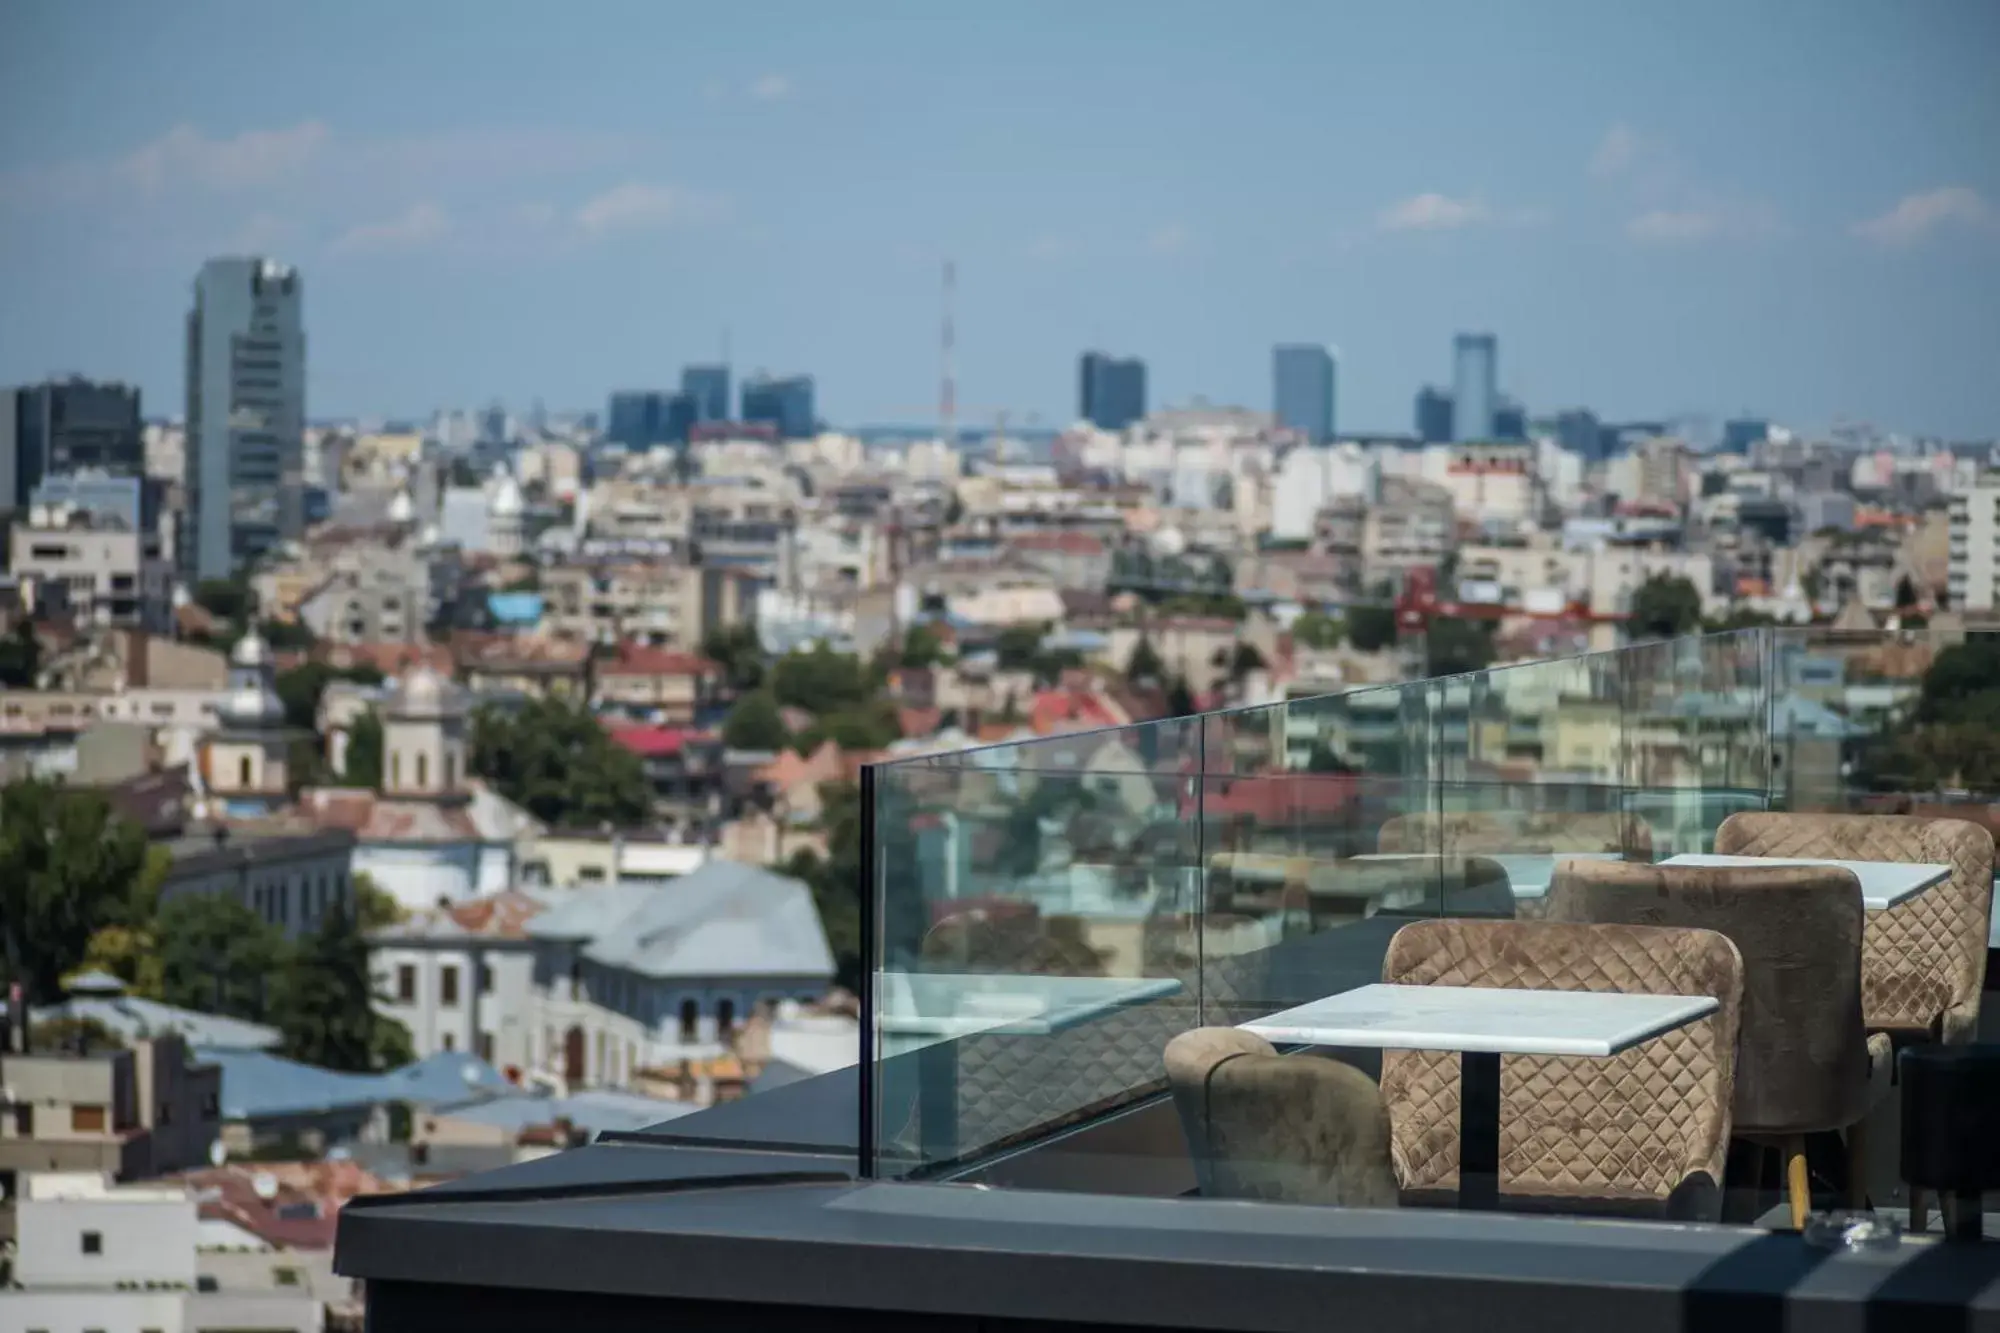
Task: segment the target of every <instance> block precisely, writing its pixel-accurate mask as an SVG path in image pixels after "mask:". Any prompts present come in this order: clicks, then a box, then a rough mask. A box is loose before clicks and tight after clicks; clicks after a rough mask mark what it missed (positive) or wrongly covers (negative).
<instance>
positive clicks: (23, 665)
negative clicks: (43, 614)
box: [0, 616, 42, 690]
mask: <svg viewBox="0 0 2000 1333" xmlns="http://www.w3.org/2000/svg"><path fill="white" fill-rule="evenodd" d="M41 671H42V644H41V641H40V640H39V639H37V638H36V637H35V622H33V621H32V620H29V619H28V618H27V617H26V616H23V617H22V618H21V619H19V620H17V621H15V622H14V628H13V629H12V630H10V631H9V632H8V633H7V635H6V637H5V638H0V688H5V689H10V690H32V689H34V688H35V685H36V684H37V677H39V676H40V675H41Z"/></svg>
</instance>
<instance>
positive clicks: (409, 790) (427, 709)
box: [382, 664, 468, 801]
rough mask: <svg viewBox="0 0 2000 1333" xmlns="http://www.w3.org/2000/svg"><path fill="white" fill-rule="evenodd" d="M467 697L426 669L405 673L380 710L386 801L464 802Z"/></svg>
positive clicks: (422, 667) (432, 671) (418, 666)
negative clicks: (388, 799)
mask: <svg viewBox="0 0 2000 1333" xmlns="http://www.w3.org/2000/svg"><path fill="white" fill-rule="evenodd" d="M465 716H466V706H465V692H464V691H463V690H461V689H459V687H458V686H456V685H454V684H453V683H452V682H451V681H449V680H447V679H445V677H443V676H441V675H439V674H438V673H437V672H436V671H435V670H433V669H432V668H431V667H429V666H428V665H423V664H419V665H417V666H414V667H411V668H410V669H409V670H408V671H406V672H404V673H403V677H402V679H401V680H399V681H397V682H396V688H395V689H394V690H392V691H391V692H390V694H389V697H388V699H387V701H386V702H385V703H384V704H383V706H382V795H384V796H385V797H388V798H390V799H391V800H404V801H462V800H464V799H465V798H466V796H467V795H468V793H467V792H466V790H465Z"/></svg>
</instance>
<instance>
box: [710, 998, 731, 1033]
mask: <svg viewBox="0 0 2000 1333" xmlns="http://www.w3.org/2000/svg"><path fill="white" fill-rule="evenodd" d="M735 1028H736V1001H734V1000H717V1001H716V1002H715V1031H716V1035H717V1036H718V1037H727V1036H728V1035H729V1034H730V1033H731V1032H733V1031H734V1030H735Z"/></svg>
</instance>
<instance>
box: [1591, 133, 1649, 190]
mask: <svg viewBox="0 0 2000 1333" xmlns="http://www.w3.org/2000/svg"><path fill="white" fill-rule="evenodd" d="M1645 147H1646V145H1645V143H1644V141H1642V140H1641V139H1640V138H1639V133H1638V131H1637V130H1634V129H1633V128H1632V127H1631V126H1630V125H1627V124H1625V123H1624V122H1622V121H1621V122H1619V123H1618V124H1616V125H1613V126H1612V127H1611V128H1610V129H1608V130H1606V131H1605V132H1604V137H1603V138H1602V139H1600V140H1599V141H1598V144H1597V151H1596V152H1594V153H1592V154H1591V155H1590V174H1591V175H1593V176H1597V177H1600V178H1608V177H1611V176H1617V175H1621V174H1623V173H1624V172H1626V171H1628V170H1630V169H1631V168H1632V166H1633V165H1634V164H1635V163H1636V162H1638V160H1639V157H1640V154H1641V153H1642V152H1644V151H1645Z"/></svg>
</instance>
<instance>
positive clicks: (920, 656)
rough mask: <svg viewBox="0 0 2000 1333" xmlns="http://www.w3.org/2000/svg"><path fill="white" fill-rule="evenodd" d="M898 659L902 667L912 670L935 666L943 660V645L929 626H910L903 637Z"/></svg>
mask: <svg viewBox="0 0 2000 1333" xmlns="http://www.w3.org/2000/svg"><path fill="white" fill-rule="evenodd" d="M899 657H900V659H901V662H902V665H904V666H906V667H909V668H911V669H913V670H916V669H921V668H923V667H929V666H936V665H937V664H938V663H939V662H941V661H943V660H944V643H943V641H942V640H940V639H939V638H938V633H937V631H936V630H934V629H932V628H931V627H930V626H929V625H912V626H910V628H909V631H908V632H907V633H906V634H904V635H903V648H902V652H901V653H900V654H899Z"/></svg>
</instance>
